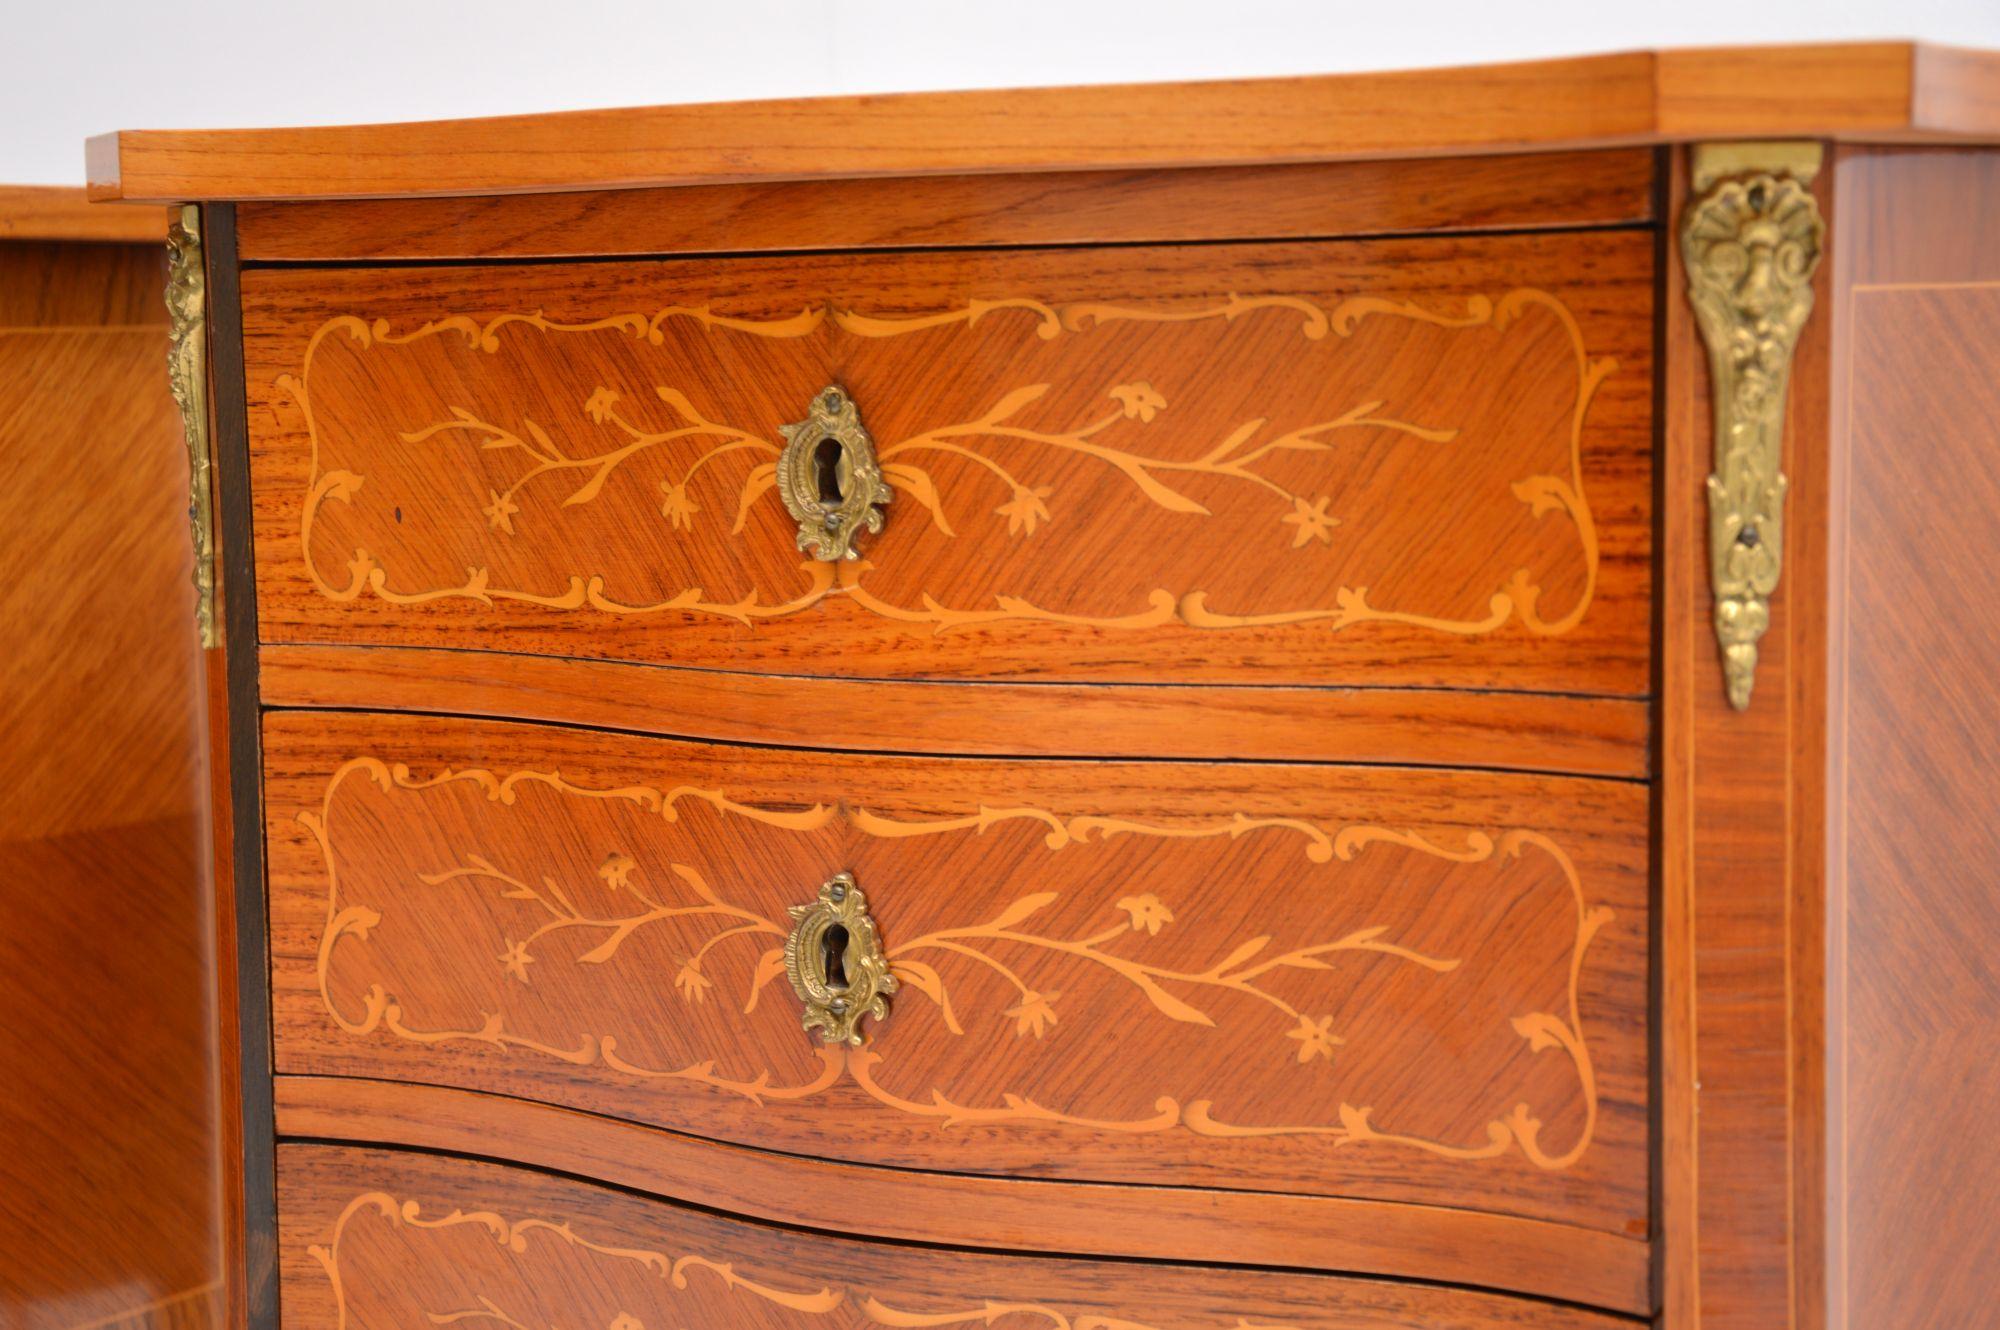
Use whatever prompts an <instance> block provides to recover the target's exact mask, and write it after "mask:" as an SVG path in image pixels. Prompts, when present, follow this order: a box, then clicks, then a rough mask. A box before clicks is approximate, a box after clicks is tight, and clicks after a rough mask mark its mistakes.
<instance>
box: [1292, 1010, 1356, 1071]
mask: <svg viewBox="0 0 2000 1330" xmlns="http://www.w3.org/2000/svg"><path fill="white" fill-rule="evenodd" d="M1285 1037H1286V1038H1287V1039H1296V1040H1298V1041H1299V1061H1301V1062H1311V1061H1312V1060H1313V1059H1314V1058H1325V1059H1326V1060H1327V1061H1329V1062H1331V1061H1333V1050H1334V1047H1335V1046H1336V1045H1339V1044H1344V1043H1346V1042H1347V1041H1346V1040H1345V1039H1342V1038H1341V1037H1340V1036H1339V1035H1337V1034H1335V1033H1334V1032H1333V1017H1331V1016H1322V1017H1320V1018H1319V1019H1318V1020H1314V1019H1313V1018H1312V1017H1310V1016H1301V1017H1299V1024H1298V1028H1297V1029H1294V1030H1292V1031H1291V1032H1290V1033H1288V1034H1287V1035H1286V1036H1285Z"/></svg>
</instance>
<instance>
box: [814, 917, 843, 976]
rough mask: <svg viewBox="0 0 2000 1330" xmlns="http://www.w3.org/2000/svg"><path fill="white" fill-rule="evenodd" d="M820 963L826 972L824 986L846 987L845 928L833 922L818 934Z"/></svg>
mask: <svg viewBox="0 0 2000 1330" xmlns="http://www.w3.org/2000/svg"><path fill="white" fill-rule="evenodd" d="M819 955H820V965H821V967H822V968H823V969H824V971H825V974H826V986H827V987H828V988H831V989H835V990H840V989H845V988H846V987H847V928H846V926H845V925H844V924H835V925H833V926H832V927H831V928H829V929H827V930H826V931H825V932H824V933H821V934H820V935H819Z"/></svg>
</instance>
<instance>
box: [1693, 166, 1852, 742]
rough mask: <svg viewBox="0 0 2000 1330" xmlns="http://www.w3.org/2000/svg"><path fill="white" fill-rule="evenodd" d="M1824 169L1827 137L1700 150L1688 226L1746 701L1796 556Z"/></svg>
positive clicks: (1721, 618)
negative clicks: (1799, 407) (1795, 414)
mask: <svg viewBox="0 0 2000 1330" xmlns="http://www.w3.org/2000/svg"><path fill="white" fill-rule="evenodd" d="M1818 169H1819V150H1818V145H1816V144H1786V143H1767V144H1740V143H1739V144H1731V145H1728V148H1727V150H1726V152H1725V150H1723V149H1721V148H1707V149H1701V148H1698V149H1696V152H1695V161H1694V174H1695V179H1696V182H1697V187H1698V188H1704V189H1705V192H1704V193H1702V194H1701V195H1700V196H1699V197H1698V198H1696V199H1695V200H1694V202H1693V203H1692V204H1691V205H1690V206H1689V208H1688V213H1687V218H1686V220H1685V222H1684V223H1683V225H1682V228H1681V257H1682V261H1683V262H1684V264H1685V265H1686V267H1687V274H1688V300H1689V303H1691V304H1692V305H1693V306H1694V313H1695V321H1696V322H1697V323H1698V324H1699V325H1700V326H1701V335H1702V340H1703V341H1704V342H1705V343H1706V344H1707V346H1708V365H1709V375H1710V381H1711V385H1712V396H1713V397H1714V406H1715V470H1714V472H1713V473H1712V474H1710V476H1709V478H1708V550H1709V580H1710V583H1711V584H1712V585H1713V587H1714V590H1715V636H1716V642H1717V645H1718V646H1719V647H1720V648H1721V651H1722V669H1723V682H1724V685H1725V687H1726V688H1727V690H1728V694H1729V704H1730V705H1731V706H1733V707H1735V708H1736V709H1737V710H1738V711H1742V710H1744V709H1746V708H1748V707H1749V705H1750V692H1751V689H1752V688H1753V687H1754V686H1755V684H1756V681H1757V643H1758V639H1760V638H1762V637H1763V636H1764V630H1765V629H1767V628H1769V627H1770V625H1771V594H1772V592H1774V591H1776V590H1777V587H1778V573H1779V569H1780V566H1781V564H1782V561H1783V557H1784V543H1785V490H1786V486H1787V481H1786V479H1785V473H1784V471H1783V470H1782V469H1781V468H1782V463H1783V456H1784V442H1785V395H1786V392H1787V390H1788V388H1789V386H1790V380H1791V372H1792V352H1793V350H1794V348H1796V347H1797V345H1798V340H1799V333H1800V330H1801V329H1803V328H1804V327H1805V323H1806V319H1807V317H1808V316H1809V315H1811V313H1812V307H1813V291H1812V279H1813V273H1814V272H1815V271H1817V270H1818V268H1819V261H1820V251H1821V248H1822V245H1823V243H1824V241H1825V239H1826V224H1825V223H1824V222H1823V221H1822V220H1821V219H1820V213H1819V204H1818V203H1817V202H1816V201H1815V200H1814V198H1813V196H1812V192H1811V190H1810V189H1809V188H1808V186H1809V185H1810V184H1811V183H1812V178H1813V176H1814V175H1815V174H1817V172H1818Z"/></svg>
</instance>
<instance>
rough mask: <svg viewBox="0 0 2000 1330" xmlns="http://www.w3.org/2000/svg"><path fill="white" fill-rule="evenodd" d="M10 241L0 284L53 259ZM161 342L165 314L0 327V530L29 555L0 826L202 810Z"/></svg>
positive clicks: (6, 601) (6, 680)
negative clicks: (24, 267) (93, 325)
mask: <svg viewBox="0 0 2000 1330" xmlns="http://www.w3.org/2000/svg"><path fill="white" fill-rule="evenodd" d="M12 248H13V247H11V246H10V247H5V248H0V285H4V284H5V282H6V281H7V274H9V273H10V272H12V271H13V270H14V267H15V263H16V262H17V261H27V262H32V263H34V264H35V265H37V266H39V265H40V264H41V263H42V262H43V261H44V259H43V257H41V256H37V257H35V258H33V259H31V260H22V256H19V255H15V254H12V253H10V252H8V251H11V249H12ZM21 280H23V281H27V280H42V279H41V278H23V279H21ZM166 341H167V339H166V330H165V329H164V328H163V327H155V328H150V329H126V330H121V331H102V330H100V331H91V330H88V329H84V328H59V329H43V328H9V329H0V531H4V532H5V533H6V539H7V541H8V542H9V546H10V548H12V549H15V550H17V551H19V555H18V562H16V563H14V564H12V565H11V568H10V573H11V575H10V576H8V577H6V578H4V579H0V622H5V623H6V624H7V625H8V650H7V652H6V653H5V654H4V657H0V734H5V735H6V736H7V740H8V761H9V766H10V770H9V781H8V785H9V789H10V790H11V791H12V792H13V793H12V795H11V797H9V798H8V799H7V800H6V801H5V802H4V804H0V838H6V839H21V838H27V837H34V836H52V835H61V834H63V833H65V832H70V831H80V830H88V829H90V828H92V827H99V826H115V825H120V824H123V823H128V822H145V821H150V820H152V819H154V818H158V817H163V816H169V815H173V814H184V813H187V812H190V811H192V809H193V807H194V802H195V790H194V779H195V778H194V776H193V771H194V767H195V762H196V760H197V748H196V743H195V735H194V724H193V721H192V720H191V719H188V718H189V717H191V716H192V714H193V708H194V705H195V703H196V700H197V698H198V693H197V691H196V684H195V679H194V673H195V665H194V658H193V648H192V646H191V645H190V639H188V637H187V636H186V633H187V631H188V625H190V624H191V623H193V621H194V593H193V590H192V588H191V584H190V582H189V580H188V563H189V555H188V553H187V549H186V546H187V461H186V456H187V454H186V450H185V449H183V448H181V447H180V446H179V441H178V438H177V435H176V424H175V420H174V414H173V401H172V399H171V398H170V397H169V396H168V395H167V385H166V375H165V373H164V372H163V371H162V370H161V368H160V367H161V365H162V364H164V363H165V359H164V358H165V356H166ZM113 441H116V442H115V444H114V442H113ZM136 660H150V661H153V662H154V663H155V665H156V668H153V669H148V670H144V671H135V670H133V669H132V668H131V665H132V663H133V662H134V661H136ZM175 718H180V719H175Z"/></svg>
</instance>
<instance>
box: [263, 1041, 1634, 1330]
mask: <svg viewBox="0 0 2000 1330" xmlns="http://www.w3.org/2000/svg"><path fill="white" fill-rule="evenodd" d="M276 1095H277V1119H278V1128H279V1131H280V1133H281V1134H282V1135H284V1136H285V1137H286V1138H311V1139H316V1140H331V1141H343V1142H349V1143H354V1144H374V1145H400V1146H408V1147H414V1148H417V1149H423V1150H438V1151H448V1152H452V1153H456V1154H465V1155H476V1156H480V1157H484V1158H492V1159H499V1160H503V1161H506V1162H510V1163H517V1164H524V1165H528V1166H530V1167H539V1168H545V1169H553V1170H556V1171H560V1172H564V1173H570V1174H575V1175H578V1176H582V1177H590V1178H597V1179H600V1180H602V1181H604V1182H608V1183H611V1184H612V1185H614V1186H621V1187H627V1188H631V1189H632V1190H635V1191H641V1192H647V1193H650V1194H653V1195H657V1196H661V1197H664V1198H668V1199H671V1200H676V1201H683V1202H686V1203H689V1204H693V1205H699V1206H704V1207H707V1208H710V1209H715V1210H720V1211H725V1212H728V1213H732V1214H740V1215H744V1216H746V1217H748V1218H752V1219H763V1220H770V1221H775V1222H778V1223H783V1224H788V1225H793V1226H797V1227H803V1228H817V1229H824V1230H828V1231H833V1232H838V1233H842V1234H860V1235H868V1236H874V1237H880V1238H889V1239H897V1240H904V1241H918V1242H929V1241H935V1240H936V1239H937V1237H938V1236H939V1234H941V1233H949V1234H950V1235H951V1237H952V1239H953V1241H954V1242H956V1243H960V1244H963V1245H967V1246H975V1247H986V1248H993V1249H997V1250H1007V1251H1027V1252H1049V1253H1063V1254H1069V1255H1084V1256H1122V1257H1137V1258H1145V1259H1158V1260H1176V1261H1187V1260H1195V1261H1200V1262H1203V1263H1207V1264H1215V1263H1220V1264H1229V1265H1254V1266H1271V1267H1287V1268H1294V1269H1308V1270H1327V1271H1343V1272H1354V1273H1363V1274H1378V1275H1387V1276H1391V1277H1395V1278H1404V1279H1425V1280H1434V1281H1439V1282H1445V1283H1456V1284H1473V1283H1476V1284H1478V1285H1480V1286H1482V1287H1488V1288H1495V1289H1499V1290H1502V1291H1505V1292H1512V1293H1522V1294H1528V1295H1532V1296H1536V1297H1545V1298H1554V1299H1559V1300H1562V1301H1567V1302H1574V1303H1581V1304H1584V1305H1588V1306H1595V1307H1603V1308H1609V1309H1612V1310H1616V1311H1621V1312H1626V1313H1630V1314H1633V1315H1644V1314H1647V1313H1649V1312H1650V1311H1651V1278H1650V1266H1649V1262H1650V1255H1649V1250H1648V1244H1647V1243H1645V1242H1643V1241H1639V1240H1636V1239H1633V1238H1626V1237H1621V1236H1619V1235H1617V1234H1614V1233H1603V1232H1597V1231H1594V1230H1590V1229H1584V1228H1577V1227H1574V1226H1571V1225H1567V1224H1553V1223H1549V1222H1547V1221H1544V1220H1534V1219H1522V1218H1518V1217H1515V1216H1510V1215H1498V1214H1487V1213H1482V1212H1478V1211H1471V1210H1453V1209H1446V1208H1443V1207H1437V1206H1425V1205H1411V1204H1407V1203H1399V1202H1386V1201H1365V1200H1353V1199H1347V1198H1341V1197H1323V1196H1284V1195H1273V1194H1270V1193H1260V1192H1235V1191H1215V1190H1207V1189H1201V1188H1191V1187H1157V1186H1148V1187H1126V1186H1112V1185H1106V1184H1101V1183H1080V1182H1041V1181H1032V1180H1020V1179H1011V1178H990V1177H978V1176H969V1175H960V1174H949V1173H925V1172H913V1171H908V1170H902V1169H890V1168H876V1167H869V1166H863V1165H856V1164H842V1163H834V1162H830V1161H826V1160H820V1159H809V1158H802V1157H800V1156H796V1155H784V1154H774V1153H771V1152H768V1151H763V1150H755V1149H750V1148H746V1147H743V1146H737V1145H727V1144H721V1143H718V1142H714V1141H707V1140H702V1139H700V1138H697V1137H692V1136H684V1135H681V1134H679V1133H677V1132H670V1131H663V1130H661V1129H659V1128H656V1127H645V1126H640V1125H637V1124H634V1123H628V1122H621V1121H618V1120H616V1119H612V1118H606V1117H600V1116H597V1115H595V1114H590V1113H582V1112H578V1111H576V1110H574V1109H566V1108H557V1107H553V1106H550V1105H546V1104H538V1103H533V1102H530V1101H527V1100H521V1099H510V1098H504V1097H500V1096H495V1095H487V1094H479V1093H475V1092H472V1091H467V1090H452V1089H445V1088H441V1087H437V1086H425V1085H403V1084H397V1083H393V1082H387V1081H370V1080H350V1079H345V1078H340V1077H324V1076H281V1077H279V1078H278V1080H277V1084H276Z"/></svg>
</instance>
